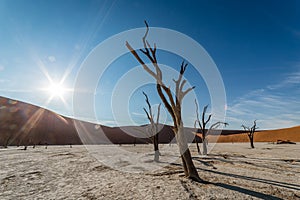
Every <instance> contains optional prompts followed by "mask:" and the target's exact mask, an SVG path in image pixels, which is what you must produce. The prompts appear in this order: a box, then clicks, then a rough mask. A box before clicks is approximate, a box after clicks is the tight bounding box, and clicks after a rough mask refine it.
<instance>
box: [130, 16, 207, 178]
mask: <svg viewBox="0 0 300 200" xmlns="http://www.w3.org/2000/svg"><path fill="white" fill-rule="evenodd" d="M145 24H146V32H145V35H144V37H143V38H142V42H143V45H144V48H143V49H140V52H141V53H143V54H144V55H145V56H146V57H147V58H148V59H149V61H150V62H151V63H152V65H153V68H154V69H153V70H152V69H150V68H149V66H148V64H146V63H145V62H144V61H143V59H142V58H141V57H140V56H139V54H138V52H137V51H136V50H134V49H133V48H132V46H131V45H130V44H129V43H128V42H126V46H127V48H128V49H129V50H130V52H131V54H132V55H133V56H134V57H135V58H136V60H137V61H138V62H139V63H140V64H141V65H142V66H143V68H144V70H145V71H146V72H147V73H149V74H150V75H151V76H152V77H154V78H155V80H156V90H157V92H158V95H159V97H160V98H161V100H162V102H163V104H164V105H165V107H166V109H167V110H168V112H169V114H170V115H171V117H172V120H173V124H174V125H173V131H174V133H175V136H176V141H177V144H178V147H179V151H180V155H181V160H182V164H183V169H184V173H185V176H186V177H187V178H190V179H193V180H196V181H199V182H200V181H202V180H201V179H200V177H199V175H198V172H197V169H196V167H195V165H194V163H193V160H192V156H191V152H190V150H189V148H188V143H187V140H186V137H185V135H184V127H183V121H182V116H181V105H182V100H183V98H184V97H185V95H187V94H188V93H189V92H190V91H192V90H193V89H194V87H190V88H188V89H186V90H184V89H183V88H184V85H185V84H186V80H184V79H183V74H184V72H185V70H186V67H187V65H188V64H187V63H185V62H184V61H183V62H182V64H181V68H180V74H179V76H178V79H177V80H175V79H173V81H174V82H175V85H176V89H175V91H174V93H175V97H174V96H173V94H172V91H171V89H170V87H167V86H166V85H165V83H164V82H163V77H162V71H161V69H160V67H159V65H158V63H157V58H156V44H155V43H154V46H153V47H151V45H150V44H149V42H148V40H147V39H146V38H147V35H148V31H149V27H148V24H147V22H146V21H145Z"/></svg>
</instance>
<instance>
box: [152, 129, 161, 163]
mask: <svg viewBox="0 0 300 200" xmlns="http://www.w3.org/2000/svg"><path fill="white" fill-rule="evenodd" d="M153 145H154V161H155V162H159V155H160V153H159V148H158V135H157V134H156V135H155V136H153Z"/></svg>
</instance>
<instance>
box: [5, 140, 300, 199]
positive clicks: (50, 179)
mask: <svg viewBox="0 0 300 200" xmlns="http://www.w3.org/2000/svg"><path fill="white" fill-rule="evenodd" d="M248 145H249V144H248V143H244V144H242V143H237V144H217V145H216V146H215V148H214V149H213V151H212V152H210V155H209V156H207V157H201V156H198V155H197V154H196V152H195V148H194V147H195V146H194V144H193V145H192V152H193V155H194V157H195V158H194V160H195V164H196V165H197V168H198V171H199V174H200V176H201V177H202V178H203V179H205V180H206V181H209V182H210V184H200V183H196V182H192V181H189V180H187V179H185V178H184V177H182V175H183V173H182V168H181V166H180V165H179V164H180V160H178V159H176V158H177V147H176V145H172V146H171V147H169V146H168V145H163V146H161V147H162V154H163V156H162V157H161V161H162V163H159V164H155V163H152V162H150V160H151V159H152V156H153V155H152V153H151V152H150V151H151V149H152V146H151V145H137V146H135V147H134V146H132V145H131V146H122V147H119V148H122V150H123V151H118V150H117V151H118V152H116V151H114V150H113V148H112V147H111V146H110V147H109V148H107V147H108V146H92V147H89V148H88V149H89V151H87V149H86V148H85V147H84V146H73V148H70V147H69V146H49V147H48V149H45V148H44V147H36V148H35V149H33V148H32V147H29V148H28V150H27V151H23V150H20V149H17V148H12V147H11V148H9V149H0V199H280V198H282V199H299V198H300V182H299V180H300V158H299V152H300V145H299V144H297V145H275V144H267V143H256V147H257V148H256V149H250V148H248ZM163 147H164V148H163ZM96 152H101V153H100V154H98V156H99V155H105V156H104V157H101V156H99V157H97V158H98V159H103V158H109V159H106V160H104V161H105V162H106V163H108V164H109V165H110V167H108V166H105V165H103V164H101V162H99V161H98V160H97V159H96V158H95V157H94V156H92V155H93V154H95V153H96ZM95 155H96V154H95ZM134 155H136V156H134ZM109 161H111V162H109ZM168 162H169V163H171V164H168ZM157 165H158V166H159V167H157ZM117 169H120V170H123V171H118V170H117ZM153 169H154V170H155V171H150V170H153ZM125 171H135V172H140V173H129V172H125Z"/></svg>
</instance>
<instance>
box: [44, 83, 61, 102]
mask: <svg viewBox="0 0 300 200" xmlns="http://www.w3.org/2000/svg"><path fill="white" fill-rule="evenodd" d="M47 92H48V93H49V95H50V98H51V99H52V98H54V97H59V98H63V96H64V94H65V92H66V88H65V87H64V86H63V85H62V84H60V83H50V85H49V87H48V88H47Z"/></svg>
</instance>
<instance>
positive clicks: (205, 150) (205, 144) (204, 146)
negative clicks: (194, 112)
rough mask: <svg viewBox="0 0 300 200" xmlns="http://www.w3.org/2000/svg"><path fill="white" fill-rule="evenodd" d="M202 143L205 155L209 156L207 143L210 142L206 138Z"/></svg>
mask: <svg viewBox="0 0 300 200" xmlns="http://www.w3.org/2000/svg"><path fill="white" fill-rule="evenodd" d="M202 143H203V155H207V143H208V141H207V138H206V137H204V138H203V141H202Z"/></svg>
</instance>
